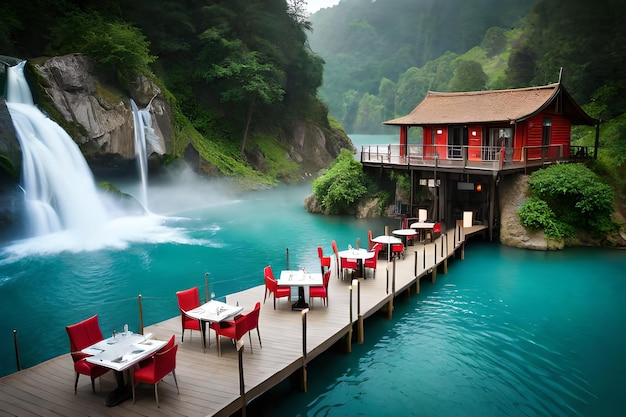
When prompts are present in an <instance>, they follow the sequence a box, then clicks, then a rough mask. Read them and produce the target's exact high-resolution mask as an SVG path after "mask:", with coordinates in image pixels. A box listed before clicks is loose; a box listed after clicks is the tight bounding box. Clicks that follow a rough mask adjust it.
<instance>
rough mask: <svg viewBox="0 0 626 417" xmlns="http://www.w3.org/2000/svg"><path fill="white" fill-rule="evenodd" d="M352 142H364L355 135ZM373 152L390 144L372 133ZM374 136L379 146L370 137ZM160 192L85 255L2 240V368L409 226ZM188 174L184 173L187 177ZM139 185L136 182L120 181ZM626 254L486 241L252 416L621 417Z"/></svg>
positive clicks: (291, 200)
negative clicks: (94, 322)
mask: <svg viewBox="0 0 626 417" xmlns="http://www.w3.org/2000/svg"><path fill="white" fill-rule="evenodd" d="M353 139H355V138H354V137H353ZM357 140H359V141H361V142H362V143H384V142H383V141H384V140H389V139H388V138H383V139H382V140H381V138H380V137H376V138H368V137H359V138H357V139H355V142H356V141H357ZM368 141H370V142H368ZM185 175H186V174H184V173H181V174H180V175H179V177H182V180H180V181H177V182H174V183H171V184H168V185H163V186H159V187H157V186H156V185H155V186H153V187H151V189H150V208H151V210H152V211H153V212H154V213H158V214H155V215H151V216H142V217H133V218H123V219H119V220H118V221H116V222H114V223H113V224H111V225H110V227H109V228H108V229H107V230H108V234H107V236H106V237H107V239H101V238H100V237H98V236H93V237H92V239H90V244H91V245H93V247H92V248H91V250H80V248H78V247H77V246H76V244H75V243H74V240H73V239H72V238H71V236H67V235H55V236H52V237H48V238H39V239H31V240H28V241H21V242H4V243H0V357H1V358H2V359H1V361H0V375H6V374H8V373H10V372H14V371H15V359H14V357H15V356H14V350H13V329H17V330H18V335H19V344H20V354H21V361H22V366H23V367H29V366H32V365H34V364H36V363H39V362H41V361H43V360H45V359H48V358H51V357H55V356H58V355H61V354H65V353H67V352H68V349H69V344H68V341H67V335H66V333H65V329H64V327H65V326H66V325H68V324H71V323H74V322H76V321H79V320H82V319H84V318H86V317H89V316H91V315H92V314H94V313H97V314H99V316H100V323H101V327H102V328H103V332H104V333H105V334H106V333H109V332H110V331H111V330H112V329H114V328H115V329H117V330H121V329H122V327H123V325H124V323H128V324H129V326H130V327H131V329H132V328H137V327H138V324H139V319H138V312H137V311H138V309H137V295H138V294H142V296H143V311H144V320H145V324H151V323H154V322H158V321H160V320H163V319H167V318H171V317H174V316H176V315H177V314H178V311H177V304H176V299H175V295H174V293H175V292H176V291H177V290H180V289H184V288H188V287H191V286H194V285H199V286H201V287H202V286H203V285H204V274H205V273H206V272H209V273H210V288H211V291H212V292H214V293H215V295H216V296H217V297H220V296H223V295H225V294H228V293H232V292H235V291H239V290H242V289H245V288H249V287H252V286H256V285H262V283H263V278H262V268H263V267H264V266H265V265H267V264H272V265H274V266H275V267H277V268H283V267H284V266H286V262H287V259H286V249H287V248H288V249H289V262H290V264H291V266H305V267H308V268H311V269H313V268H314V267H315V266H316V265H317V262H318V259H317V252H316V248H317V246H318V245H321V246H323V247H324V250H325V251H326V252H330V242H331V240H333V239H335V240H337V243H338V244H339V245H340V246H346V245H347V244H349V243H354V242H355V240H356V238H357V237H360V238H361V240H362V241H364V240H365V239H366V237H367V230H368V229H372V230H380V231H382V230H384V226H385V225H391V226H395V225H396V224H397V220H393V219H376V220H372V219H368V220H357V219H353V218H351V217H345V216H317V215H311V214H308V213H306V211H305V210H304V208H303V199H304V198H305V197H306V196H307V195H308V194H310V192H311V186H310V184H302V185H297V186H281V187H278V188H276V189H272V190H265V191H259V192H254V193H246V194H234V193H232V192H229V191H227V189H226V188H224V187H223V186H218V185H216V184H211V185H207V184H199V183H196V182H195V180H194V179H193V177H185ZM179 179H180V178H179ZM119 186H120V187H122V189H124V190H125V191H128V192H131V193H132V192H134V189H133V185H132V184H131V185H128V186H125V185H124V184H119ZM624 271H626V252H623V251H617V250H598V249H586V248H585V249H568V250H564V251H559V252H533V251H526V250H518V249H511V248H506V247H502V246H500V245H498V244H493V243H487V242H481V241H478V240H472V241H470V242H469V243H468V245H467V248H466V257H465V260H464V261H460V260H455V261H453V262H452V263H451V264H450V267H449V273H448V274H447V275H443V274H439V276H438V279H437V282H436V283H435V284H430V283H428V282H423V284H422V292H421V294H420V295H419V296H415V295H414V296H412V297H411V299H410V300H407V299H406V298H405V297H404V296H401V297H400V298H399V299H398V300H397V302H396V308H395V311H394V318H393V320H387V319H386V318H385V317H383V316H374V317H372V318H371V319H368V320H367V321H366V334H365V343H364V344H363V345H357V344H354V345H353V353H352V354H345V353H340V352H328V353H327V354H325V355H323V356H322V357H320V358H318V359H316V360H315V361H314V362H313V363H311V364H310V366H309V392H308V393H300V392H297V391H293V390H291V389H290V387H289V385H288V384H287V383H285V384H281V385H280V386H279V387H277V388H276V389H275V390H274V391H272V393H270V394H269V395H267V396H265V397H263V398H261V399H258V400H256V401H254V403H253V404H252V406H251V409H250V413H251V414H253V415H268V416H269V415H272V416H294V415H300V416H332V415H346V414H352V415H377V416H378V415H399V414H403V415H419V416H618V415H620V416H621V415H622V414H623V410H624V409H626V396H625V395H624V388H625V387H626V383H625V382H624V375H626V355H625V352H626V305H625V303H624V301H625V296H624V295H625V294H626V278H625V276H626V274H625V273H624Z"/></svg>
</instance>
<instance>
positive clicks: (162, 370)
mask: <svg viewBox="0 0 626 417" xmlns="http://www.w3.org/2000/svg"><path fill="white" fill-rule="evenodd" d="M177 351H178V345H174V346H172V347H170V348H169V349H167V350H165V351H159V352H157V353H155V354H154V356H153V357H152V362H151V363H150V364H148V365H147V366H144V367H143V368H133V371H132V372H133V382H132V384H131V385H132V387H133V404H135V385H137V384H140V383H144V384H152V385H154V398H156V403H157V407H161V406H160V405H159V390H158V384H159V382H161V381H162V380H163V378H165V377H166V376H167V375H169V374H170V373H171V374H172V375H173V376H174V383H175V384H176V391H177V392H178V393H179V394H180V390H179V389H178V380H177V379H176V352H177Z"/></svg>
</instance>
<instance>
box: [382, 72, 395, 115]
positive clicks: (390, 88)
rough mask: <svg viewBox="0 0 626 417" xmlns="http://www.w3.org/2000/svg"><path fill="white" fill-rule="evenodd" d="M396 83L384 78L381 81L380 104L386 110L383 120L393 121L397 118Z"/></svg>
mask: <svg viewBox="0 0 626 417" xmlns="http://www.w3.org/2000/svg"><path fill="white" fill-rule="evenodd" d="M396 91H397V87H396V83H394V82H393V81H391V80H390V79H389V78H383V79H382V80H380V85H379V86H378V98H379V100H380V103H381V104H382V105H383V108H384V115H383V120H381V121H385V120H389V119H393V118H394V117H395V114H396V113H395V105H394V103H395V101H396Z"/></svg>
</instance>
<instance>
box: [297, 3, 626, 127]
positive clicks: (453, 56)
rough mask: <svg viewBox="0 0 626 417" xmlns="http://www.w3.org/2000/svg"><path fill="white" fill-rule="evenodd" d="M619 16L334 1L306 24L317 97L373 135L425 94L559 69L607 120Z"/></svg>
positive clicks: (616, 100)
mask: <svg viewBox="0 0 626 417" xmlns="http://www.w3.org/2000/svg"><path fill="white" fill-rule="evenodd" d="M535 3H536V4H535ZM625 17H626V2H617V1H613V0H600V1H596V2H589V1H586V0H537V1H535V0H528V1H516V0H513V1H491V0H475V1H462V0H447V1H431V0H387V1H377V2H373V3H372V2H371V1H370V0H342V1H341V2H340V3H339V4H338V5H337V6H335V7H333V8H330V9H323V10H320V11H319V12H318V13H315V14H314V15H313V16H312V17H311V22H312V23H313V32H312V33H311V34H310V35H309V37H310V42H311V46H312V49H313V50H314V51H316V52H317V53H319V55H320V56H322V58H324V60H325V61H326V66H325V70H324V84H323V86H322V88H321V96H322V98H323V99H324V100H325V101H326V102H327V103H328V105H329V108H330V110H331V114H332V115H333V116H335V117H336V118H337V119H338V120H340V121H341V122H342V123H343V125H344V127H345V128H346V130H347V131H348V132H355V133H377V132H380V131H381V130H380V129H382V128H383V127H382V126H381V125H380V123H381V122H382V121H384V120H387V119H389V118H392V117H398V116H402V115H404V114H406V113H407V112H409V111H410V110H411V109H412V108H413V107H415V106H416V105H417V104H418V103H419V102H420V101H421V99H422V98H423V97H424V96H425V94H426V92H427V91H428V90H435V91H468V90H481V89H489V88H517V87H527V86H532V85H539V84H545V83H551V82H556V81H557V80H558V76H559V71H560V69H561V68H563V70H564V80H565V84H566V86H567V87H568V90H569V91H571V92H572V94H573V95H574V96H575V98H576V99H577V100H578V101H579V102H580V103H581V104H587V103H590V102H592V101H593V102H594V103H595V104H594V110H595V113H594V111H591V113H592V115H593V116H595V117H599V116H600V114H599V112H598V110H599V107H602V109H603V111H604V112H603V114H602V117H603V118H604V119H607V118H610V117H614V116H616V115H619V114H622V113H624V100H623V99H622V98H621V97H624V94H623V92H624V88H625V85H624V84H625V83H626V76H625V74H626V71H625V70H624V68H625V67H624V60H625V59H626V52H625V51H626V42H624V40H625V39H624V38H625V36H626V35H625V33H626V30H625V29H624V25H623V19H624V18H625ZM600 103H602V104H600ZM598 106H599V107H598Z"/></svg>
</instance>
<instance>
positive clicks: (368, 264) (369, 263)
mask: <svg viewBox="0 0 626 417" xmlns="http://www.w3.org/2000/svg"><path fill="white" fill-rule="evenodd" d="M382 247H383V245H382V244H380V243H376V244H375V245H374V247H373V248H372V250H370V252H374V256H373V257H372V258H369V259H366V260H364V261H363V268H365V271H367V268H369V269H373V270H374V278H376V265H377V264H378V252H380V250H381V249H382Z"/></svg>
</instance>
